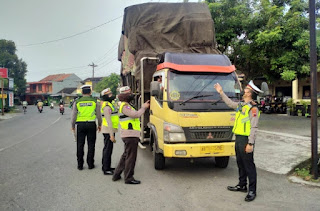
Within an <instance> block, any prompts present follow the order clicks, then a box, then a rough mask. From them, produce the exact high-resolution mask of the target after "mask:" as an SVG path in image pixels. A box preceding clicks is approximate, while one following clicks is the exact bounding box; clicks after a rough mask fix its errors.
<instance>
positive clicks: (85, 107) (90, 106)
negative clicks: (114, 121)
mask: <svg viewBox="0 0 320 211" xmlns="http://www.w3.org/2000/svg"><path fill="white" fill-rule="evenodd" d="M76 106H77V109H78V114H77V120H76V122H95V121H96V107H97V102H96V100H95V99H94V98H92V97H82V98H80V99H79V100H77V104H76Z"/></svg>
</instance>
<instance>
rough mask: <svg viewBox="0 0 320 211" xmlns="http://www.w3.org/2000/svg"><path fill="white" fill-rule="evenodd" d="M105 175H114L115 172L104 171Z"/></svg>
mask: <svg viewBox="0 0 320 211" xmlns="http://www.w3.org/2000/svg"><path fill="white" fill-rule="evenodd" d="M103 174H104V175H113V170H108V171H103Z"/></svg>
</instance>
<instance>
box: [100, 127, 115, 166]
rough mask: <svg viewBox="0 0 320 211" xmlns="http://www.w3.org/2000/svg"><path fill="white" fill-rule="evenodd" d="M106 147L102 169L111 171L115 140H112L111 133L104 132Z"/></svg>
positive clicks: (103, 153) (103, 151)
mask: <svg viewBox="0 0 320 211" xmlns="http://www.w3.org/2000/svg"><path fill="white" fill-rule="evenodd" d="M114 135H115V134H113V136H114ZM103 137H104V147H103V150H102V171H109V170H110V168H111V155H112V150H113V142H112V141H111V140H110V134H109V133H104V134H103Z"/></svg>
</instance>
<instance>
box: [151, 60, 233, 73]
mask: <svg viewBox="0 0 320 211" xmlns="http://www.w3.org/2000/svg"><path fill="white" fill-rule="evenodd" d="M164 68H170V69H174V70H177V71H183V72H213V73H231V72H233V71H235V70H236V67H235V66H234V65H230V66H213V65H182V64H174V63H170V62H164V63H161V64H159V65H158V66H157V70H162V69H164Z"/></svg>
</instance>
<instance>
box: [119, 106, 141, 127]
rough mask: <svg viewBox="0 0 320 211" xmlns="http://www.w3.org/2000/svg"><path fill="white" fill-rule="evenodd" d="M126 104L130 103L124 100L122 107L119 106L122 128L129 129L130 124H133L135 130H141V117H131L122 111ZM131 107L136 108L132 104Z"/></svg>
mask: <svg viewBox="0 0 320 211" xmlns="http://www.w3.org/2000/svg"><path fill="white" fill-rule="evenodd" d="M125 105H127V106H130V105H129V104H128V103H126V102H122V103H121V105H120V108H119V122H120V126H121V129H125V130H128V129H129V124H131V125H132V129H133V130H138V131H140V119H139V118H131V117H128V116H126V115H124V114H123V113H122V109H123V106H125ZM130 107H131V109H132V110H135V109H134V108H133V107H132V106H130Z"/></svg>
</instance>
